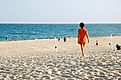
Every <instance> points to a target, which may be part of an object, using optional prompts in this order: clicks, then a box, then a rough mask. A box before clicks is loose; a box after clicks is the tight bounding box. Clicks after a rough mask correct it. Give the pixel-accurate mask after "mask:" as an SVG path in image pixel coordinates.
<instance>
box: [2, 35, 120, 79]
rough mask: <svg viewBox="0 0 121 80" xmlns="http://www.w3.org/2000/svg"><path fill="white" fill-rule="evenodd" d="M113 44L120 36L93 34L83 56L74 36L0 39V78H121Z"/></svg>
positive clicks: (118, 42)
mask: <svg viewBox="0 0 121 80" xmlns="http://www.w3.org/2000/svg"><path fill="white" fill-rule="evenodd" d="M96 40H98V43H99V45H95V42H96ZM109 43H112V44H111V45H109ZM116 44H121V36H115V37H112V38H111V37H92V38H90V43H89V44H87V45H86V46H85V50H84V53H85V56H84V57H83V56H82V55H81V53H80V46H79V45H78V44H77V39H76V38H67V42H63V39H61V40H60V41H57V40H56V39H36V40H23V41H1V42H0V80H88V79H89V80H121V50H116ZM55 46H57V48H56V49H55Z"/></svg>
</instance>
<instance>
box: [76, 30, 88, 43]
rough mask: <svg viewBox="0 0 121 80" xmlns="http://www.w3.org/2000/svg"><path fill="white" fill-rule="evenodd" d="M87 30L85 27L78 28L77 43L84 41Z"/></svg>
mask: <svg viewBox="0 0 121 80" xmlns="http://www.w3.org/2000/svg"><path fill="white" fill-rule="evenodd" d="M86 34H87V30H86V29H85V28H83V29H79V30H78V44H85V43H86Z"/></svg>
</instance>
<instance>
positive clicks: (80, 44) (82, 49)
mask: <svg viewBox="0 0 121 80" xmlns="http://www.w3.org/2000/svg"><path fill="white" fill-rule="evenodd" d="M80 46H81V52H82V55H83V56H84V52H83V44H80Z"/></svg>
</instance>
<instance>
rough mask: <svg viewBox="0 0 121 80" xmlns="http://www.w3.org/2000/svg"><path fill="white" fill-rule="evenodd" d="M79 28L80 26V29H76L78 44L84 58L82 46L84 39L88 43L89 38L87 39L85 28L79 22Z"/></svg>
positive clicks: (84, 42)
mask: <svg viewBox="0 0 121 80" xmlns="http://www.w3.org/2000/svg"><path fill="white" fill-rule="evenodd" d="M79 26H80V29H78V44H80V46H81V52H82V55H83V56H84V52H83V50H84V46H85V44H86V39H87V40H88V43H89V37H88V32H87V30H86V28H84V27H85V24H84V23H83V22H81V23H80V24H79Z"/></svg>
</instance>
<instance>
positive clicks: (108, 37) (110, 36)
mask: <svg viewBox="0 0 121 80" xmlns="http://www.w3.org/2000/svg"><path fill="white" fill-rule="evenodd" d="M110 37H111V36H97V37H89V38H90V39H93V38H110ZM115 37H121V36H112V38H115ZM57 39H58V38H56V40H57ZM60 39H61V40H62V39H63V38H60ZM66 39H77V37H66ZM36 40H55V38H42V39H39V38H35V39H28V40H0V42H11V41H36Z"/></svg>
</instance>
